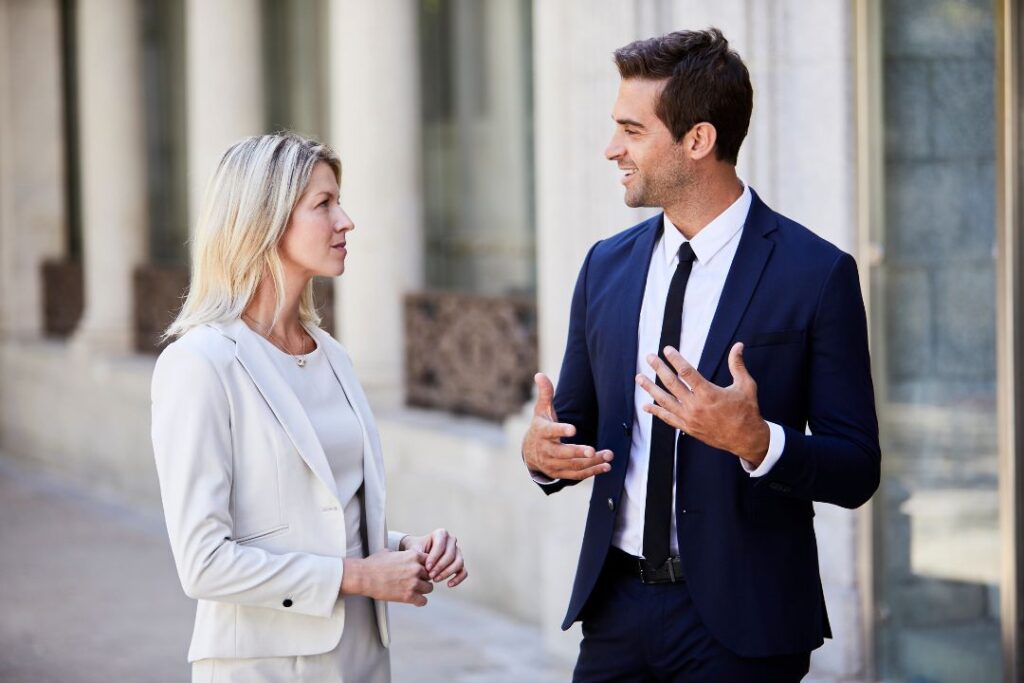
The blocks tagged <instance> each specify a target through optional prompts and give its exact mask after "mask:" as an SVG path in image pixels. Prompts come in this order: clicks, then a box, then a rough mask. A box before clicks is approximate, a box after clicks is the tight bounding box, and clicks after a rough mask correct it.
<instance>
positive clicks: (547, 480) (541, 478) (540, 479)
mask: <svg viewBox="0 0 1024 683" xmlns="http://www.w3.org/2000/svg"><path fill="white" fill-rule="evenodd" d="M529 472H530V478H531V479H533V481H535V482H536V483H538V484H541V485H543V486H547V485H548V484H555V483H558V482H560V481H562V480H561V479H552V478H551V477H549V476H547V475H546V474H541V473H540V472H534V471H533V470H530V471H529Z"/></svg>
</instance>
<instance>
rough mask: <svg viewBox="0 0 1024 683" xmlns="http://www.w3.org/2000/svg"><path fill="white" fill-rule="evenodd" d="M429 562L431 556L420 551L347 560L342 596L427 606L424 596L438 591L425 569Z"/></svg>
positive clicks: (342, 577)
mask: <svg viewBox="0 0 1024 683" xmlns="http://www.w3.org/2000/svg"><path fill="white" fill-rule="evenodd" d="M426 561H427V556H426V555H425V554H424V553H421V552H418V551H416V550H404V551H402V552H397V553H396V552H391V551H390V550H381V551H379V552H376V553H374V554H373V555H370V556H369V557H367V558H358V557H348V558H345V560H344V562H345V570H344V572H343V573H342V575H341V594H342V595H365V596H367V597H371V598H375V599H377V600H387V601H388V602H405V603H409V604H410V605H416V606H417V607H423V606H424V605H426V604H427V599H426V598H425V597H424V596H425V595H426V594H427V593H429V592H431V591H432V590H434V585H433V584H432V583H430V575H429V574H427V570H426V569H425V568H424V563H425V562H426Z"/></svg>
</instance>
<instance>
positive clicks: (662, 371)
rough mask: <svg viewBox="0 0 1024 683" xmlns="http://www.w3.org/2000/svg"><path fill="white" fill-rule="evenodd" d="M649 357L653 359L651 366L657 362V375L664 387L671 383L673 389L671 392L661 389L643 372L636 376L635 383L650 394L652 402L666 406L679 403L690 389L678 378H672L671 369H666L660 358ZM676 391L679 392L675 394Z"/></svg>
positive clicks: (684, 398) (687, 394)
mask: <svg viewBox="0 0 1024 683" xmlns="http://www.w3.org/2000/svg"><path fill="white" fill-rule="evenodd" d="M649 358H650V359H653V360H652V362H651V366H652V367H654V365H655V364H657V372H658V377H660V378H661V382H662V384H664V385H665V386H666V387H669V386H670V385H671V388H674V391H672V393H671V394H670V393H669V392H668V391H666V390H665V389H662V388H661V387H659V386H658V385H657V384H655V383H654V382H653V381H651V378H650V377H648V376H647V375H643V374H640V375H637V376H636V383H637V384H638V385H639V386H640V388H641V389H643V390H644V391H646V392H647V393H648V394H650V395H651V398H652V399H654V402H655V403H657V404H658V405H661V406H664V407H666V408H668V407H672V406H678V405H680V404H681V403H682V402H683V401H685V400H686V398H687V397H688V396H689V394H690V390H689V389H687V388H686V387H685V386H684V385H683V383H682V382H680V381H679V380H678V379H676V380H673V379H672V378H673V377H674V375H673V374H672V372H671V371H669V370H668V366H667V365H665V364H664V363H662V362H661V360H660V359H658V358H656V357H654V356H649ZM663 375H665V376H666V377H667V378H668V379H667V380H666V378H665V377H663ZM676 392H679V393H678V394H677V393H676Z"/></svg>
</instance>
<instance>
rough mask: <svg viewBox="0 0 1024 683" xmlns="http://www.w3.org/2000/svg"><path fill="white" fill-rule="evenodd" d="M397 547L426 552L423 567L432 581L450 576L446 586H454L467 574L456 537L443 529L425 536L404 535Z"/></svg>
mask: <svg viewBox="0 0 1024 683" xmlns="http://www.w3.org/2000/svg"><path fill="white" fill-rule="evenodd" d="M399 547H400V548H401V549H402V550H407V549H408V550H415V551H417V552H420V553H426V556H427V559H426V562H425V563H424V567H425V568H426V570H427V572H428V573H429V576H430V580H432V581H444V580H445V579H449V578H450V580H449V581H448V587H449V588H455V587H456V586H458V585H459V584H460V583H462V582H463V581H465V580H466V577H467V576H469V574H468V573H467V572H466V562H465V560H464V559H463V557H462V549H461V548H459V541H458V539H456V538H455V537H454V536H452V535H451V534H449V533H448V532H447V531H446V530H444V529H435V530H434V531H432V532H431V533H429V534H427V535H426V536H406V537H405V538H403V539H402V543H401V545H400V546H399Z"/></svg>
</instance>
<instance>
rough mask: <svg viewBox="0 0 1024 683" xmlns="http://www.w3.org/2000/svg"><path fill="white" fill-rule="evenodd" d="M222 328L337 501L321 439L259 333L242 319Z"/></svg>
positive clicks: (298, 447)
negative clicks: (231, 339) (257, 334)
mask: <svg viewBox="0 0 1024 683" xmlns="http://www.w3.org/2000/svg"><path fill="white" fill-rule="evenodd" d="M222 329H225V331H227V332H228V333H229V336H231V337H232V338H234V340H235V357H237V358H238V360H239V362H240V363H241V364H242V367H244V368H245V370H246V372H248V373H249V376H250V377H251V378H252V381H253V383H254V384H255V385H256V388H257V389H259V392H260V394H262V395H263V399H264V400H265V401H266V402H267V405H269V406H270V409H271V411H273V413H274V415H275V416H276V417H277V419H278V421H279V422H280V423H281V426H282V427H284V431H285V433H286V434H288V438H289V439H291V442H292V443H293V444H294V445H295V450H297V451H298V452H299V455H300V456H301V457H302V459H303V460H304V461H305V462H306V465H308V466H309V469H311V470H313V474H315V475H316V477H317V479H319V480H320V481H321V482H322V483H323V485H324V486H326V487H327V490H328V491H330V492H331V495H332V496H334V498H335V499H337V498H338V488H337V485H336V484H335V482H334V474H333V473H332V472H331V467H330V465H329V464H328V462H327V455H326V454H325V453H324V449H323V446H322V445H321V444H320V439H319V437H317V435H316V431H315V430H314V429H313V425H312V423H311V422H310V421H309V417H308V416H307V415H306V411H305V410H304V409H303V407H302V404H301V403H299V399H298V397H297V396H296V395H295V392H294V391H292V388H291V387H290V386H288V382H286V381H285V379H284V378H283V377H282V376H281V374H280V373H279V372H278V371H277V368H276V367H274V361H273V359H272V358H270V356H269V355H268V354H267V352H266V350H265V349H264V348H263V346H262V344H261V343H260V340H259V339H258V338H257V336H256V333H255V332H253V331H252V330H250V329H249V327H248V325H246V324H245V323H244V322H242V321H241V320H239V321H236V322H235V323H231V324H230V325H227V326H225V327H224V328H222Z"/></svg>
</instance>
